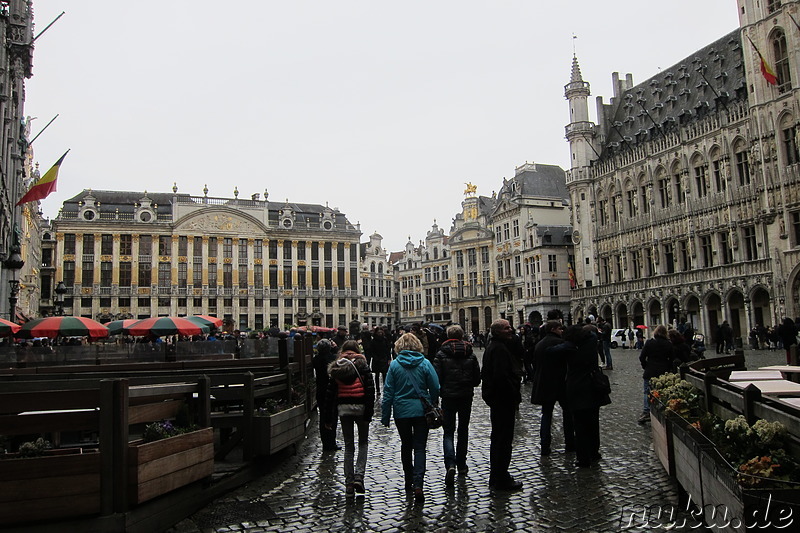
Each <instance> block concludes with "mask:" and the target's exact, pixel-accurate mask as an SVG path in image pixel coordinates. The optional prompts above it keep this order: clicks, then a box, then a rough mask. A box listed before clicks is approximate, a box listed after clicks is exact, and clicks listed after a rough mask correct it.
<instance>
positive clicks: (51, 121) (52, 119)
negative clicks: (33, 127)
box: [28, 113, 59, 146]
mask: <svg viewBox="0 0 800 533" xmlns="http://www.w3.org/2000/svg"><path fill="white" fill-rule="evenodd" d="M58 115H59V113H56V116H54V117H53V118H51V119H50V122H48V123H47V124H46V125H45V127H44V128H42V131H40V132H39V133H37V134H36V137H34V138H33V139H31V140H30V142H29V143H28V146H30V145H32V144H33V141H35V140H36V139H38V138H39V135H41V134H42V133H44V130H46V129H47V127H48V126H50V124H52V123H53V121H54V120H55V119H57V118H58Z"/></svg>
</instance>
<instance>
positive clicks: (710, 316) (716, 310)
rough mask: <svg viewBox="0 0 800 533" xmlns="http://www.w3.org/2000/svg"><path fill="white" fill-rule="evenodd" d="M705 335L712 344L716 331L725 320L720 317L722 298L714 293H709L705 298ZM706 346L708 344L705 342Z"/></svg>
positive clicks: (714, 340)
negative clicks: (709, 338)
mask: <svg viewBox="0 0 800 533" xmlns="http://www.w3.org/2000/svg"><path fill="white" fill-rule="evenodd" d="M705 308H706V334H707V335H709V336H710V337H711V339H712V341H713V342H716V338H717V330H718V329H719V326H720V324H722V321H723V320H725V318H724V317H723V316H722V298H720V296H719V294H717V293H716V292H712V293H709V294H708V296H706V304H705ZM706 344H709V343H708V341H706Z"/></svg>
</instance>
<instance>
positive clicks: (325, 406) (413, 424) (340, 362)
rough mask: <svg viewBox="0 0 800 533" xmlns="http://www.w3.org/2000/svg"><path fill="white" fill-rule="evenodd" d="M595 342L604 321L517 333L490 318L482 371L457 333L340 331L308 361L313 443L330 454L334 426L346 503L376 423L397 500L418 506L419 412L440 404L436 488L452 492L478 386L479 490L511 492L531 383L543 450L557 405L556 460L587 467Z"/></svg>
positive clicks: (552, 319)
mask: <svg viewBox="0 0 800 533" xmlns="http://www.w3.org/2000/svg"><path fill="white" fill-rule="evenodd" d="M602 336H603V328H602V323H600V324H598V323H596V322H592V321H590V322H588V323H583V324H579V325H573V326H569V327H567V326H565V325H564V324H563V319H562V317H561V316H560V313H559V312H558V311H553V312H551V313H550V314H549V315H548V321H547V322H545V323H544V324H542V326H541V327H538V328H535V327H532V326H530V325H525V326H523V327H521V328H520V329H519V331H515V330H514V328H513V327H512V326H511V324H510V323H509V322H508V321H507V320H504V319H498V320H495V321H494V322H493V323H492V325H491V327H490V330H489V332H488V334H487V335H486V336H485V339H486V340H485V341H484V342H485V346H486V347H485V351H484V353H483V360H482V363H479V361H478V358H477V357H476V355H475V353H474V352H473V343H472V342H470V341H469V340H467V335H466V334H465V332H464V330H463V329H462V328H461V327H460V326H458V325H450V326H448V327H446V328H441V331H439V328H432V327H423V326H422V325H421V324H417V325H415V326H413V327H411V328H408V330H407V331H406V330H399V331H386V330H385V329H383V328H375V329H373V330H371V331H370V330H369V329H368V328H364V329H362V330H361V331H360V332H359V333H358V334H357V335H352V334H350V333H349V332H348V330H347V329H346V328H340V329H339V330H338V331H337V334H336V335H335V336H333V337H332V338H331V339H322V340H320V341H319V342H318V343H317V346H316V353H315V356H314V370H315V374H316V380H317V403H318V406H319V412H320V436H321V440H322V447H323V450H324V452H325V453H327V452H333V451H336V450H339V449H340V448H339V446H338V445H337V441H336V428H337V425H338V426H340V427H341V435H342V439H343V442H344V457H343V469H344V478H345V479H344V481H345V494H346V496H348V497H353V496H355V495H356V494H361V493H364V492H365V490H366V489H365V481H364V480H365V471H366V468H367V462H368V455H369V431H370V424H371V421H372V419H373V417H378V416H379V417H380V422H381V424H382V425H384V426H386V427H390V426H391V425H392V422H393V423H394V426H395V428H396V430H397V432H398V435H399V437H400V443H401V444H400V456H401V463H402V470H403V476H404V488H405V491H406V493H407V495H408V496H409V497H413V498H414V500H415V501H416V502H423V501H424V499H425V491H424V482H425V474H426V462H427V461H426V447H427V441H428V437H429V434H430V431H431V429H430V427H429V424H428V419H427V418H426V416H425V414H426V413H425V410H426V407H425V406H426V403H429V404H433V405H437V404H438V403H439V400H440V399H441V409H442V419H443V420H442V422H443V423H442V429H443V435H442V450H443V457H444V472H445V475H444V483H445V485H446V486H448V487H452V486H453V485H454V483H455V479H456V476H463V475H466V474H467V472H468V469H469V467H468V465H467V458H468V454H469V424H470V415H471V412H472V405H473V400H474V394H475V389H476V388H477V387H480V394H481V399H482V400H483V401H484V402H485V403H486V404H487V405H488V407H489V413H490V415H489V416H490V423H491V435H490V450H489V479H488V482H489V486H490V487H491V488H492V489H493V490H497V491H514V490H519V489H521V488H522V482H521V481H519V480H517V479H514V477H512V475H511V473H510V464H511V459H512V443H513V437H514V426H515V423H516V412H517V410H518V408H519V404H520V403H521V402H522V400H523V398H522V383H523V382H524V381H528V382H530V383H531V385H532V386H531V391H532V394H531V397H530V401H531V402H532V403H534V404H538V405H541V406H542V415H541V416H542V420H541V424H540V441H541V453H542V454H543V455H549V454H550V453H551V444H552V419H553V411H554V407H555V404H559V406H560V407H561V409H562V415H563V416H562V418H563V421H564V438H565V446H566V449H565V452H567V453H572V452H574V453H575V458H576V466H577V467H578V468H588V467H590V466H591V465H592V464H593V463H595V462H596V461H598V460H600V459H601V455H600V423H599V420H600V407H601V406H603V405H606V404H607V403H609V402H610V398H609V395H608V392H607V391H598V390H597V386H596V384H595V381H596V375H597V373H599V372H601V370H600V366H599V364H598V359H599V357H600V356H603V357H604V360H605V366H606V367H607V368H608V367H611V368H613V367H612V366H611V357H610V355H609V354H608V353H606V352H605V350H604V346H603V341H602ZM469 339H470V340H474V339H475V336H474V335H473V336H471V337H469ZM381 390H382V392H381ZM378 397H379V400H378V401H376V398H378ZM423 399H424V401H423ZM356 428H357V429H358V439H357V440H356V437H355V429H356Z"/></svg>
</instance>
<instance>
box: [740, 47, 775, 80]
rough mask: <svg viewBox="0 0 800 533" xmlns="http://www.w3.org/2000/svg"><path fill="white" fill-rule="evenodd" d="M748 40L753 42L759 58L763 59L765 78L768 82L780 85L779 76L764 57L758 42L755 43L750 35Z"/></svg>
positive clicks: (762, 68)
mask: <svg viewBox="0 0 800 533" xmlns="http://www.w3.org/2000/svg"><path fill="white" fill-rule="evenodd" d="M747 40H748V41H750V44H752V45H753V48H755V49H756V53H757V54H758V58H759V59H760V60H761V74H762V75H763V76H764V79H765V80H767V83H769V84H770V85H778V76H777V75H776V74H775V71H774V70H772V67H770V66H769V63H767V60H766V59H764V56H762V55H761V52H760V51H759V49H758V47H757V46H756V43H754V42H753V40H752V39H751V38H750V37H747Z"/></svg>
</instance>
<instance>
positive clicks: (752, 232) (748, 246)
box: [742, 226, 758, 261]
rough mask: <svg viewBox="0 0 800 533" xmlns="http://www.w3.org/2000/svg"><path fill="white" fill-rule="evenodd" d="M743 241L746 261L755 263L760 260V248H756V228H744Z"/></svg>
mask: <svg viewBox="0 0 800 533" xmlns="http://www.w3.org/2000/svg"><path fill="white" fill-rule="evenodd" d="M742 241H743V243H742V244H743V245H744V260H745V261H754V260H756V259H758V248H757V246H756V228H755V226H744V227H742Z"/></svg>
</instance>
